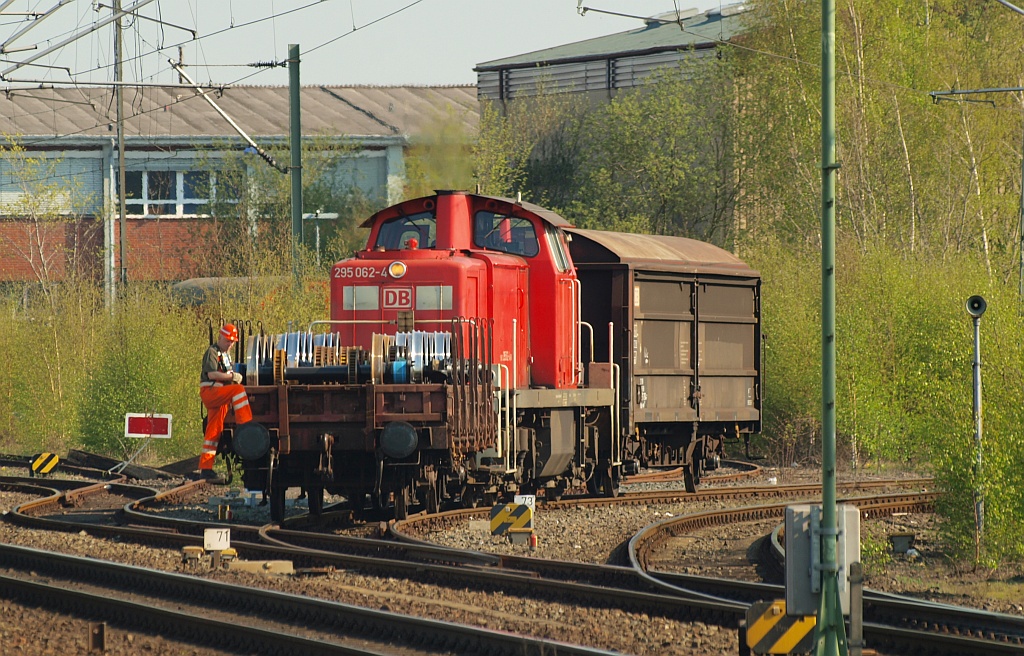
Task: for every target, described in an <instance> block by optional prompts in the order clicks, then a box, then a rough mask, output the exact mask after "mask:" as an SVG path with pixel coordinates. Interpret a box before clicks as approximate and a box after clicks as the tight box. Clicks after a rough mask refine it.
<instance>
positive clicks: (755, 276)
mask: <svg viewBox="0 0 1024 656" xmlns="http://www.w3.org/2000/svg"><path fill="white" fill-rule="evenodd" d="M566 232H567V233H569V234H570V235H571V236H572V241H571V242H570V244H569V250H570V253H571V255H572V259H573V263H574V264H575V265H576V267H577V272H578V275H579V279H580V282H581V288H582V302H581V304H582V307H581V316H582V319H583V321H584V322H585V323H586V324H588V325H589V326H590V330H592V332H593V342H594V351H595V353H596V358H595V356H594V355H593V354H589V353H584V354H583V359H584V361H585V362H588V361H591V362H592V361H595V360H596V361H605V360H606V359H607V356H608V354H609V352H610V353H611V362H613V363H616V364H618V368H619V372H617V375H618V376H620V377H621V378H620V386H619V389H620V394H621V398H620V399H619V403H620V406H619V407H620V412H621V417H620V419H621V423H620V425H621V426H622V430H623V432H624V433H628V435H624V437H626V438H627V441H626V448H625V449H624V453H623V459H629V457H630V455H632V456H633V457H635V458H636V459H637V460H639V461H640V464H641V465H644V466H662V465H663V466H683V467H685V472H686V474H687V477H686V482H687V487H688V489H690V490H691V491H692V490H693V489H695V487H696V484H697V483H698V482H699V480H700V475H701V471H702V470H705V469H714V468H716V467H717V466H718V464H719V462H720V459H721V457H722V456H723V455H724V453H725V451H724V448H725V441H726V439H739V438H741V437H742V438H744V439H745V440H749V437H750V434H751V433H757V432H760V430H761V407H762V402H763V396H762V391H763V390H762V378H761V375H762V369H761V348H760V346H761V276H760V274H759V273H758V272H757V271H755V270H753V269H751V268H750V267H749V266H747V265H746V264H744V263H743V262H742V261H741V260H740V259H739V258H737V257H736V256H734V255H732V254H731V253H729V252H728V251H725V250H723V249H721V248H718V247H716V246H713V245H711V244H707V243H704V242H700V241H696V240H692V239H686V238H683V237H664V236H658V237H654V236H651V235H635V234H625V233H615V232H605V231H595V230H577V229H568V230H566ZM609 290H610V293H609ZM585 329H586V328H585ZM609 342H610V343H611V344H610V348H611V350H610V351H609ZM583 343H585V344H586V343H588V342H587V340H586V339H585V340H584V342H583ZM585 370H589V372H590V375H591V376H604V375H608V376H612V375H616V372H612V371H608V372H607V373H605V372H604V371H603V370H602V368H601V367H600V366H595V367H585ZM594 382H597V381H588V383H589V384H594Z"/></svg>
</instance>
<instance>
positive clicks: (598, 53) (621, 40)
mask: <svg viewBox="0 0 1024 656" xmlns="http://www.w3.org/2000/svg"><path fill="white" fill-rule="evenodd" d="M748 8H749V5H743V4H734V5H728V6H727V7H723V8H722V9H711V10H708V11H706V12H704V13H703V14H698V15H696V16H693V17H691V18H686V19H684V20H683V21H682V29H680V25H679V24H678V23H675V22H673V23H661V22H657V21H652V22H649V23H647V24H646V25H644V26H643V27H639V28H637V29H634V30H628V31H626V32H618V33H616V34H610V35H608V36H601V37H596V38H593V39H587V40H586V41H577V42H576V43H569V44H566V45H562V46H555V47H554V48H547V49H545V50H536V51H534V52H529V53H526V54H522V55H515V56H513V57H506V58H505V59H495V60H492V61H489V62H483V63H481V64H477V66H476V68H474V69H473V70H474V71H478V72H479V71H487V70H494V69H500V68H516V67H522V66H537V65H541V64H554V63H558V62H563V61H572V60H586V59H606V58H608V57H609V56H613V55H614V56H622V55H623V54H628V53H644V52H656V51H660V50H679V49H684V48H691V47H699V46H707V45H710V44H712V43H714V42H716V41H728V40H730V39H732V38H733V37H735V36H737V35H739V34H742V33H743V32H744V31H746V29H747V27H748V24H749V21H750V14H749V13H748V12H747V9H748ZM683 15H685V14H683Z"/></svg>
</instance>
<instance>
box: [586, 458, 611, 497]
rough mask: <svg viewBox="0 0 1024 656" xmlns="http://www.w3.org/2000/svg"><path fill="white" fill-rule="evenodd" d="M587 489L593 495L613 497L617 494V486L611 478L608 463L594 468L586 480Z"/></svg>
mask: <svg viewBox="0 0 1024 656" xmlns="http://www.w3.org/2000/svg"><path fill="white" fill-rule="evenodd" d="M587 491H588V492H590V494H591V495H592V496H595V497H597V496H601V497H608V498H615V497H617V496H619V488H618V487H617V486H616V485H615V481H614V480H613V479H612V473H611V468H610V467H609V466H608V465H601V466H599V467H597V468H596V469H594V473H593V475H591V477H590V480H588V481H587Z"/></svg>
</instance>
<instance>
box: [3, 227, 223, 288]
mask: <svg viewBox="0 0 1024 656" xmlns="http://www.w3.org/2000/svg"><path fill="white" fill-rule="evenodd" d="M206 221H208V219H177V218H176V219H128V220H127V228H128V230H127V237H128V240H127V249H128V257H127V259H128V279H129V280H183V279H186V278H192V277H195V276H199V275H203V272H202V271H200V270H199V269H198V267H199V262H201V261H202V260H203V257H202V253H203V252H204V251H206V250H207V248H208V247H207V246H206V244H205V242H204V240H203V235H204V234H206V233H208V231H209V226H208V225H205V224H204V222H206ZM114 224H115V228H114V233H115V234H114V260H115V266H116V267H120V258H119V255H120V244H119V239H120V226H119V225H118V222H116V221H115V222H114ZM40 251H41V252H42V253H44V254H45V259H46V260H47V261H48V263H49V264H48V267H49V269H48V274H46V275H47V277H48V278H49V279H51V280H60V279H62V278H63V277H64V276H65V275H67V272H68V271H69V270H72V269H73V268H77V269H78V270H79V271H80V272H82V273H84V274H88V275H91V276H94V277H95V278H97V279H100V280H101V279H102V278H103V263H102V261H101V256H102V252H103V224H102V222H101V221H99V220H97V219H95V218H83V219H79V220H76V221H68V222H67V223H43V224H33V223H31V222H28V221H25V220H21V219H9V218H4V219H0V281H4V282H11V281H34V280H37V279H38V278H37V271H39V270H41V266H42V259H43V258H41V256H40ZM33 266H35V268H33ZM115 275H116V274H115Z"/></svg>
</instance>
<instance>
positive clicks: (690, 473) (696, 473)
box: [683, 456, 700, 492]
mask: <svg viewBox="0 0 1024 656" xmlns="http://www.w3.org/2000/svg"><path fill="white" fill-rule="evenodd" d="M683 484H684V485H685V486H686V491H687V492H696V491H697V486H698V485H700V459H699V458H697V457H696V456H694V457H693V458H692V459H691V460H690V464H689V465H683Z"/></svg>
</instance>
